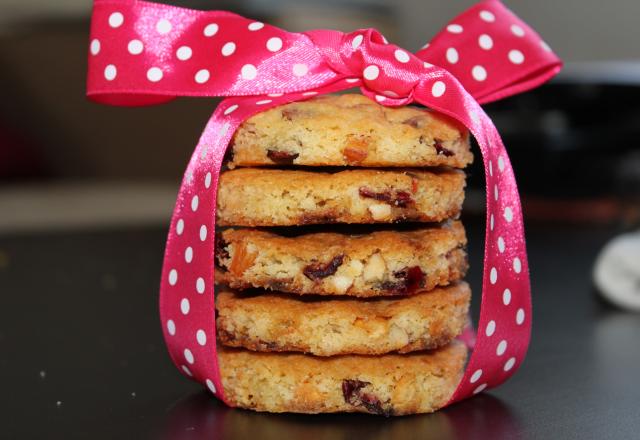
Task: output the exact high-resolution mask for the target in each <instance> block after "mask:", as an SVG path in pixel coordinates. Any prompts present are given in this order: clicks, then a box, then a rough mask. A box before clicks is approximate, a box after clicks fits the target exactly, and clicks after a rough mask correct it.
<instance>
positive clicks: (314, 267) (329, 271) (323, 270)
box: [302, 254, 344, 281]
mask: <svg viewBox="0 0 640 440" xmlns="http://www.w3.org/2000/svg"><path fill="white" fill-rule="evenodd" d="M343 261H344V255H342V254H341V255H336V256H335V257H333V258H332V259H331V261H329V262H328V263H324V264H323V263H313V264H309V265H308V266H307V267H305V268H304V269H303V271H302V272H303V273H304V275H305V276H306V277H307V278H309V279H310V280H313V281H316V280H320V279H322V278H326V277H328V276H330V275H333V274H334V273H336V271H337V270H338V268H339V267H340V266H341V265H342V262H343Z"/></svg>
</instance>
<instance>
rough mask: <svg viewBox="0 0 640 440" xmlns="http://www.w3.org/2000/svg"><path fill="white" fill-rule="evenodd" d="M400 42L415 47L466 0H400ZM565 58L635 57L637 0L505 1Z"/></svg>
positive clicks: (638, 46) (639, 28)
mask: <svg viewBox="0 0 640 440" xmlns="http://www.w3.org/2000/svg"><path fill="white" fill-rule="evenodd" d="M396 3H397V5H398V8H399V9H398V12H399V14H401V15H400V17H399V18H400V19H401V21H402V22H403V23H404V24H403V26H402V29H401V32H402V35H400V39H401V40H402V41H400V42H401V43H402V45H403V46H406V47H407V48H411V49H417V48H418V47H420V44H421V42H422V41H426V40H428V38H429V37H430V36H432V35H433V33H434V31H436V30H438V29H440V28H441V27H442V26H443V25H444V23H445V21H446V20H448V19H450V18H453V17H454V16H455V15H456V14H457V13H458V12H460V11H461V10H463V9H464V8H466V7H468V6H471V5H472V4H474V3H475V1H472V0H449V1H446V0H444V1H443V0H426V1H425V0H400V1H397V2H396ZM504 3H505V4H506V5H507V6H508V7H509V8H510V9H511V10H512V11H514V12H515V13H516V14H517V15H518V16H519V17H520V18H522V19H524V20H525V21H526V22H527V23H529V24H530V25H531V26H532V27H533V28H535V29H536V30H537V31H538V32H539V33H540V35H541V36H542V37H543V38H544V39H545V40H546V41H547V42H548V43H549V45H550V46H551V47H553V48H554V50H555V51H556V52H557V53H558V54H559V55H560V56H561V57H562V58H563V59H565V60H566V61H591V60H639V59H640V0H505V1H504Z"/></svg>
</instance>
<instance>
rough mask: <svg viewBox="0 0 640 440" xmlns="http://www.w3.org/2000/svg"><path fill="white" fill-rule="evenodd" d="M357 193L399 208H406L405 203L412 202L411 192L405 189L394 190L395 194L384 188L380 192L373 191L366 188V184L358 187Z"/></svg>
mask: <svg viewBox="0 0 640 440" xmlns="http://www.w3.org/2000/svg"><path fill="white" fill-rule="evenodd" d="M358 194H360V197H364V198H366V199H375V200H378V201H381V202H385V203H389V204H391V205H396V206H399V207H401V208H406V207H407V205H410V204H411V203H413V202H414V200H413V198H412V197H411V194H409V193H408V192H406V191H396V193H395V195H394V194H391V191H389V190H385V191H380V192H375V191H373V190H372V189H369V188H367V187H366V186H361V187H360V188H358Z"/></svg>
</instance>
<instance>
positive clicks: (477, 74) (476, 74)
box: [471, 65, 487, 81]
mask: <svg viewBox="0 0 640 440" xmlns="http://www.w3.org/2000/svg"><path fill="white" fill-rule="evenodd" d="M471 75H472V76H473V79H475V80H476V81H484V80H485V79H487V70H486V69H485V68H484V67H482V66H479V65H478V66H473V69H471Z"/></svg>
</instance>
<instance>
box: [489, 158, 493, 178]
mask: <svg viewBox="0 0 640 440" xmlns="http://www.w3.org/2000/svg"><path fill="white" fill-rule="evenodd" d="M489 175H490V176H493V163H492V162H491V161H489Z"/></svg>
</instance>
